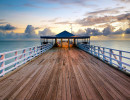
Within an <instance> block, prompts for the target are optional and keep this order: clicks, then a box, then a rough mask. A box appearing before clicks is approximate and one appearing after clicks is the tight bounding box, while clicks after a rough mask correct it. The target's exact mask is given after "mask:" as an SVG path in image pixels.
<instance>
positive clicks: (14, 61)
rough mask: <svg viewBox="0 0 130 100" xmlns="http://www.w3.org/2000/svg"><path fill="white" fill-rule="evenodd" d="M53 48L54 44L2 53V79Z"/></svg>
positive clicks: (0, 65) (0, 74)
mask: <svg viewBox="0 0 130 100" xmlns="http://www.w3.org/2000/svg"><path fill="white" fill-rule="evenodd" d="M52 47H53V44H52V43H48V44H43V45H40V46H36V47H29V48H23V49H19V50H13V51H9V52H4V53H0V77H1V76H4V75H5V74H6V73H8V72H10V71H12V70H14V69H16V68H17V67H19V66H20V65H22V64H24V63H26V62H27V61H30V60H31V59H33V58H35V57H36V56H38V55H40V54H42V53H44V52H46V51H47V50H49V49H50V48H52Z"/></svg>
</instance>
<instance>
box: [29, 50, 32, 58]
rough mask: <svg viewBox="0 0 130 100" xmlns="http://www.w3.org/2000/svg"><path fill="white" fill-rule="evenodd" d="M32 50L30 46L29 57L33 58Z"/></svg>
mask: <svg viewBox="0 0 130 100" xmlns="http://www.w3.org/2000/svg"><path fill="white" fill-rule="evenodd" d="M31 50H32V48H29V59H32V57H31V54H32V52H31Z"/></svg>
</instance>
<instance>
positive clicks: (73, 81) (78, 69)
mask: <svg viewBox="0 0 130 100" xmlns="http://www.w3.org/2000/svg"><path fill="white" fill-rule="evenodd" d="M129 99H130V78H129V76H127V75H125V74H123V73H121V72H120V71H118V70H115V69H113V68H111V67H110V66H109V65H107V64H105V63H103V62H102V61H100V60H98V59H96V58H95V57H93V56H91V55H89V54H87V53H86V52H84V51H82V50H79V49H77V48H71V49H70V50H69V49H68V48H53V49H51V50H49V51H47V52H46V53H44V54H43V55H41V56H39V57H38V58H37V59H35V60H34V61H30V63H28V64H27V65H25V66H24V67H23V68H22V69H20V70H18V71H17V72H15V73H13V74H12V75H10V76H8V77H7V78H6V79H4V80H1V81H0V100H129Z"/></svg>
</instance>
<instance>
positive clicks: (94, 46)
mask: <svg viewBox="0 0 130 100" xmlns="http://www.w3.org/2000/svg"><path fill="white" fill-rule="evenodd" d="M94 55H95V56H96V51H95V46H94Z"/></svg>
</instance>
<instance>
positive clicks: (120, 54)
mask: <svg viewBox="0 0 130 100" xmlns="http://www.w3.org/2000/svg"><path fill="white" fill-rule="evenodd" d="M119 61H120V62H119V65H120V69H122V51H119Z"/></svg>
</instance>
